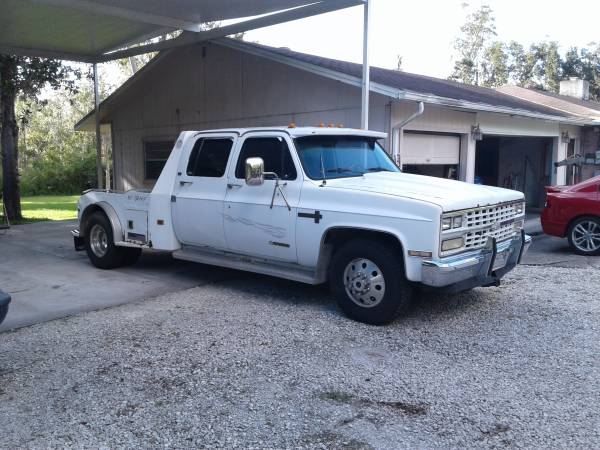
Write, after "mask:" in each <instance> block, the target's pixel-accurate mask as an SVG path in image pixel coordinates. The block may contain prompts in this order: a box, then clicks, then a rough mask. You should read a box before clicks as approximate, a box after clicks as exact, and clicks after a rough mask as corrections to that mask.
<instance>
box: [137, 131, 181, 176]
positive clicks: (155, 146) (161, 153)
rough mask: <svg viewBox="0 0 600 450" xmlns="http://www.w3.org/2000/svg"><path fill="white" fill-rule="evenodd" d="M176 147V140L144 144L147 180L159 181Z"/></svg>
mask: <svg viewBox="0 0 600 450" xmlns="http://www.w3.org/2000/svg"><path fill="white" fill-rule="evenodd" d="M174 145H175V140H172V141H150V142H144V167H145V171H144V178H145V179H146V180H156V179H158V176H159V175H160V172H161V171H162V169H163V167H165V164H166V162H167V159H169V155H170V154H171V150H173V146H174Z"/></svg>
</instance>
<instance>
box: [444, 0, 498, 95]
mask: <svg viewBox="0 0 600 450" xmlns="http://www.w3.org/2000/svg"><path fill="white" fill-rule="evenodd" d="M467 6H468V4H466V3H465V4H464V5H463V7H467ZM493 36H496V25H495V18H494V15H493V11H492V8H490V7H489V6H487V5H483V6H482V7H481V8H479V9H478V10H476V11H474V12H472V13H470V14H469V15H467V19H466V21H465V23H464V24H463V25H462V26H461V27H460V35H459V37H458V38H457V39H456V41H455V42H454V49H455V50H456V53H457V62H456V63H455V65H454V72H453V73H452V75H451V76H450V79H453V80H457V81H462V82H463V83H469V84H480V83H479V79H480V75H481V71H480V62H481V59H482V58H483V57H484V53H485V50H486V46H487V43H488V42H489V40H490V39H491V38H492V37H493Z"/></svg>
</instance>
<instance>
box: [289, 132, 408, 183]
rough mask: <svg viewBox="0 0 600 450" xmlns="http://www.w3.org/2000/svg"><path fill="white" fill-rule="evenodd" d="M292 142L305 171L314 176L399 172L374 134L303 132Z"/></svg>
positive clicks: (326, 176)
mask: <svg viewBox="0 0 600 450" xmlns="http://www.w3.org/2000/svg"><path fill="white" fill-rule="evenodd" d="M295 143H296V149H297V150H298V155H299V156H300V161H301V162H302V166H303V167H304V171H305V172H306V174H307V175H308V176H309V177H310V178H311V179H313V180H323V179H325V180H329V179H333V178H345V177H357V176H362V175H364V174H365V173H374V172H400V169H398V167H397V166H396V165H395V164H394V163H393V162H392V159H391V158H390V157H389V155H388V154H387V153H386V152H385V150H384V149H383V148H382V147H381V146H380V145H379V144H378V143H377V142H376V140H375V138H369V137H364V136H322V135H321V136H304V137H299V138H296V139H295Z"/></svg>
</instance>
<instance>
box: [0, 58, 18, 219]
mask: <svg viewBox="0 0 600 450" xmlns="http://www.w3.org/2000/svg"><path fill="white" fill-rule="evenodd" d="M16 76H17V62H16V59H15V58H11V57H5V58H3V61H2V64H0V117H1V119H2V125H1V134H0V149H1V150H2V191H3V201H4V206H5V208H6V215H7V217H8V219H9V220H11V221H13V220H21V219H22V218H23V217H22V216H21V193H20V189H19V147H18V146H19V127H18V126H17V120H16V118H15V100H16V97H17V90H16V87H15V86H14V80H15V78H16Z"/></svg>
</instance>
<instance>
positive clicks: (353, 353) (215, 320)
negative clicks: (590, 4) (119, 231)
mask: <svg viewBox="0 0 600 450" xmlns="http://www.w3.org/2000/svg"><path fill="white" fill-rule="evenodd" d="M233 274H234V275H235V277H234V279H233V280H230V281H226V282H222V283H220V284H213V285H207V286H203V287H198V288H193V289H190V290H186V291H182V292H179V293H176V294H171V295H167V296H163V297H160V298H157V299H155V300H150V301H146V302H143V303H134V304H128V305H124V306H120V307H115V308H111V309H107V310H103V311H99V312H93V313H87V314H84V315H81V316H77V317H72V318H68V319H62V320H58V321H54V322H49V323H46V324H41V325H35V326H32V327H28V328H24V329H21V330H18V331H15V332H10V333H3V334H0V418H1V419H0V420H1V421H2V422H0V429H1V430H2V431H1V437H0V446H2V447H6V448H14V447H32V448H47V447H65V446H66V447H77V448H82V447H94V448H98V447H165V446H166V447H209V448H216V447H244V448H265V447H268V448H297V447H309V448H427V449H434V448H499V447H516V448H532V447H536V448H570V449H572V448H592V447H597V446H598V443H599V442H600V357H599V354H600V352H599V350H600V344H599V342H600V332H599V331H600V327H599V325H600V308H599V306H600V296H599V295H598V286H600V271H599V270H597V269H594V268H579V269H569V268H550V267H534V266H531V267H527V266H521V267H519V268H518V269H516V270H515V271H514V272H512V273H511V274H510V275H509V276H508V277H507V280H506V283H505V284H504V285H503V286H501V287H499V288H488V289H476V290H474V291H472V292H470V293H466V294H462V295H460V296H455V297H442V296H431V295H427V296H421V298H420V300H419V302H418V304H417V305H416V306H415V307H414V308H413V310H412V311H411V312H410V314H409V316H408V317H407V318H404V319H401V320H398V321H397V322H395V323H394V324H392V325H391V326H386V327H371V326H367V325H363V324H359V323H356V322H352V321H350V320H348V319H346V318H344V317H342V316H341V315H340V314H339V313H338V311H337V309H336V308H335V306H334V305H333V304H332V303H331V301H330V300H329V297H328V293H327V291H326V290H324V289H322V288H314V287H308V286H303V285H299V284H293V283H290V282H287V281H281V280H274V279H271V278H266V277H264V278H263V277H258V276H254V275H246V274H241V273H236V272H234V273H233Z"/></svg>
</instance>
